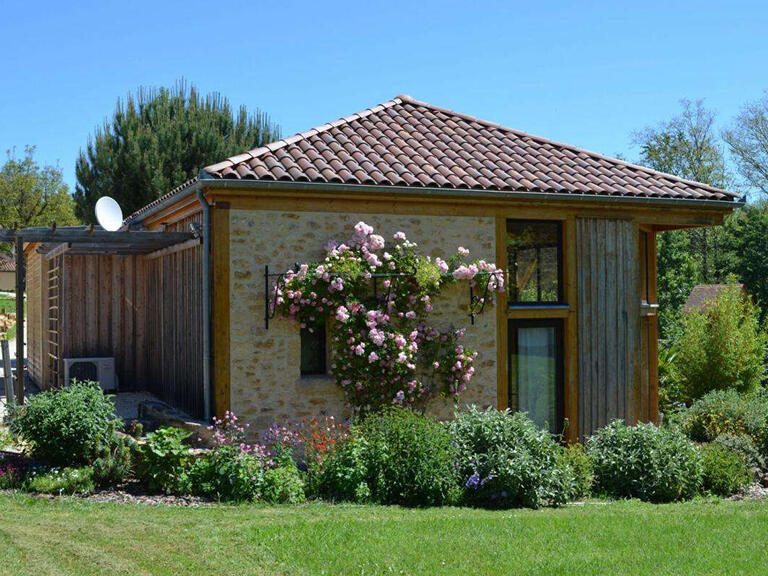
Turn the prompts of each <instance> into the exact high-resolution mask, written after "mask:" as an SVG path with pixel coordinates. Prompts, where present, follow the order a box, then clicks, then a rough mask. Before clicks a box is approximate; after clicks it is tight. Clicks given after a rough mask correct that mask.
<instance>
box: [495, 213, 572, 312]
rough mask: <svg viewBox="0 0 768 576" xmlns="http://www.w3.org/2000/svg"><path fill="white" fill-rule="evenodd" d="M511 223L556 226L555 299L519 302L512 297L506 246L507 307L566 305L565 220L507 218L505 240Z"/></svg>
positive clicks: (509, 264)
mask: <svg viewBox="0 0 768 576" xmlns="http://www.w3.org/2000/svg"><path fill="white" fill-rule="evenodd" d="M511 223H520V224H555V225H556V226H557V301H552V302H546V301H541V300H538V301H533V302H520V301H516V300H514V299H513V298H512V286H513V283H512V281H511V273H510V270H511V268H510V266H511V264H512V262H510V258H509V248H507V251H506V254H505V256H506V260H507V274H508V277H510V281H509V290H508V291H507V307H508V308H546V307H553V308H554V307H562V306H565V305H567V302H566V300H565V290H564V286H563V279H564V270H563V268H564V266H563V236H564V235H563V229H564V227H565V222H564V221H563V220H540V219H536V220H531V219H526V218H507V221H506V227H505V232H506V237H505V240H507V241H508V240H509V237H510V231H509V225H510V224H511Z"/></svg>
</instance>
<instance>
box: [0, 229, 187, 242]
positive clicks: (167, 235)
mask: <svg viewBox="0 0 768 576" xmlns="http://www.w3.org/2000/svg"><path fill="white" fill-rule="evenodd" d="M18 238H21V239H22V240H23V241H24V242H43V243H62V242H69V243H72V244H99V243H105V244H129V245H134V246H147V245H149V246H152V245H154V244H158V243H159V244H160V246H169V245H171V244H177V243H179V242H185V241H187V240H190V239H192V238H194V234H192V233H191V232H153V231H145V230H142V231H138V232H128V231H123V232H108V231H106V230H97V229H94V230H90V229H88V228H84V227H82V226H72V227H61V228H55V229H54V228H42V227H39V228H20V229H15V230H12V229H8V228H5V229H0V242H11V241H13V240H16V239H18ZM160 246H159V247H160Z"/></svg>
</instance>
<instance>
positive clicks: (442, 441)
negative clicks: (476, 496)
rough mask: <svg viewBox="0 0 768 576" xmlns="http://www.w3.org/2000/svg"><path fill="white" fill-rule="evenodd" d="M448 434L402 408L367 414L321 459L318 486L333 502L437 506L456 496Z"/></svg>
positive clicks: (453, 454)
mask: <svg viewBox="0 0 768 576" xmlns="http://www.w3.org/2000/svg"><path fill="white" fill-rule="evenodd" d="M455 461H456V450H455V448H454V446H453V444H452V442H451V437H450V435H449V433H448V430H447V428H446V427H445V426H444V425H442V424H441V423H439V422H438V421H437V420H435V419H434V418H432V417H430V416H422V415H419V414H416V413H414V412H412V411H410V410H408V409H404V408H395V407H392V408H389V409H386V410H384V411H383V412H381V413H377V414H371V415H370V416H368V418H366V419H365V420H364V421H363V423H362V424H360V425H358V426H353V427H352V429H351V430H350V438H349V439H348V440H347V441H345V442H342V443H341V444H339V446H338V448H337V449H336V450H334V451H333V452H332V453H330V455H329V457H328V458H326V464H325V466H324V467H323V470H322V476H321V478H320V479H319V481H318V491H319V492H320V494H321V495H323V496H325V497H327V498H331V499H333V500H349V501H354V502H366V501H372V502H378V503H382V504H402V505H405V506H438V505H441V504H445V503H449V502H452V501H453V500H454V499H455V498H456V496H457V492H458V487H457V482H456V474H455V469H454V465H455Z"/></svg>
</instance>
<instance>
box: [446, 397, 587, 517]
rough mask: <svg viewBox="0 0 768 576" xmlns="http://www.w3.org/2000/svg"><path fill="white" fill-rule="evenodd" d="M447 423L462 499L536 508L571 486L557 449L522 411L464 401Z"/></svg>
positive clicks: (559, 498) (563, 497)
mask: <svg viewBox="0 0 768 576" xmlns="http://www.w3.org/2000/svg"><path fill="white" fill-rule="evenodd" d="M450 429H451V434H452V436H453V439H454V442H455V443H456V445H457V447H458V465H457V467H458V472H459V475H460V481H461V484H462V487H463V489H464V498H465V501H466V502H468V503H471V504H476V505H480V506H490V507H510V506H527V507H532V508H536V507H539V506H541V505H544V504H552V505H556V504H561V503H564V502H566V501H567V500H568V499H570V498H571V497H572V495H573V494H574V493H575V492H576V488H575V483H576V481H575V476H574V470H573V469H572V468H571V467H570V466H567V465H564V461H563V460H562V459H561V452H562V449H561V448H560V446H559V445H558V444H557V443H556V442H555V440H554V438H553V437H552V436H551V434H549V432H547V431H545V430H540V429H538V428H537V427H536V425H535V424H534V423H533V421H532V420H531V419H530V418H529V417H528V416H527V414H524V413H517V414H510V412H509V411H507V410H505V411H498V410H484V411H482V410H478V409H477V408H475V407H470V408H469V409H468V410H466V411H464V412H460V413H459V414H457V417H456V419H455V420H454V421H453V422H452V423H451V425H450Z"/></svg>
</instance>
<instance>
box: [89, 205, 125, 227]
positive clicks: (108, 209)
mask: <svg viewBox="0 0 768 576" xmlns="http://www.w3.org/2000/svg"><path fill="white" fill-rule="evenodd" d="M96 220H98V221H99V224H100V225H101V227H102V228H104V230H107V231H109V232H115V231H116V230H119V229H120V227H121V226H122V225H123V211H122V210H121V209H120V205H119V204H118V203H117V202H115V199H114V198H110V197H109V196H102V197H101V198H99V199H98V201H97V202H96Z"/></svg>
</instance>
